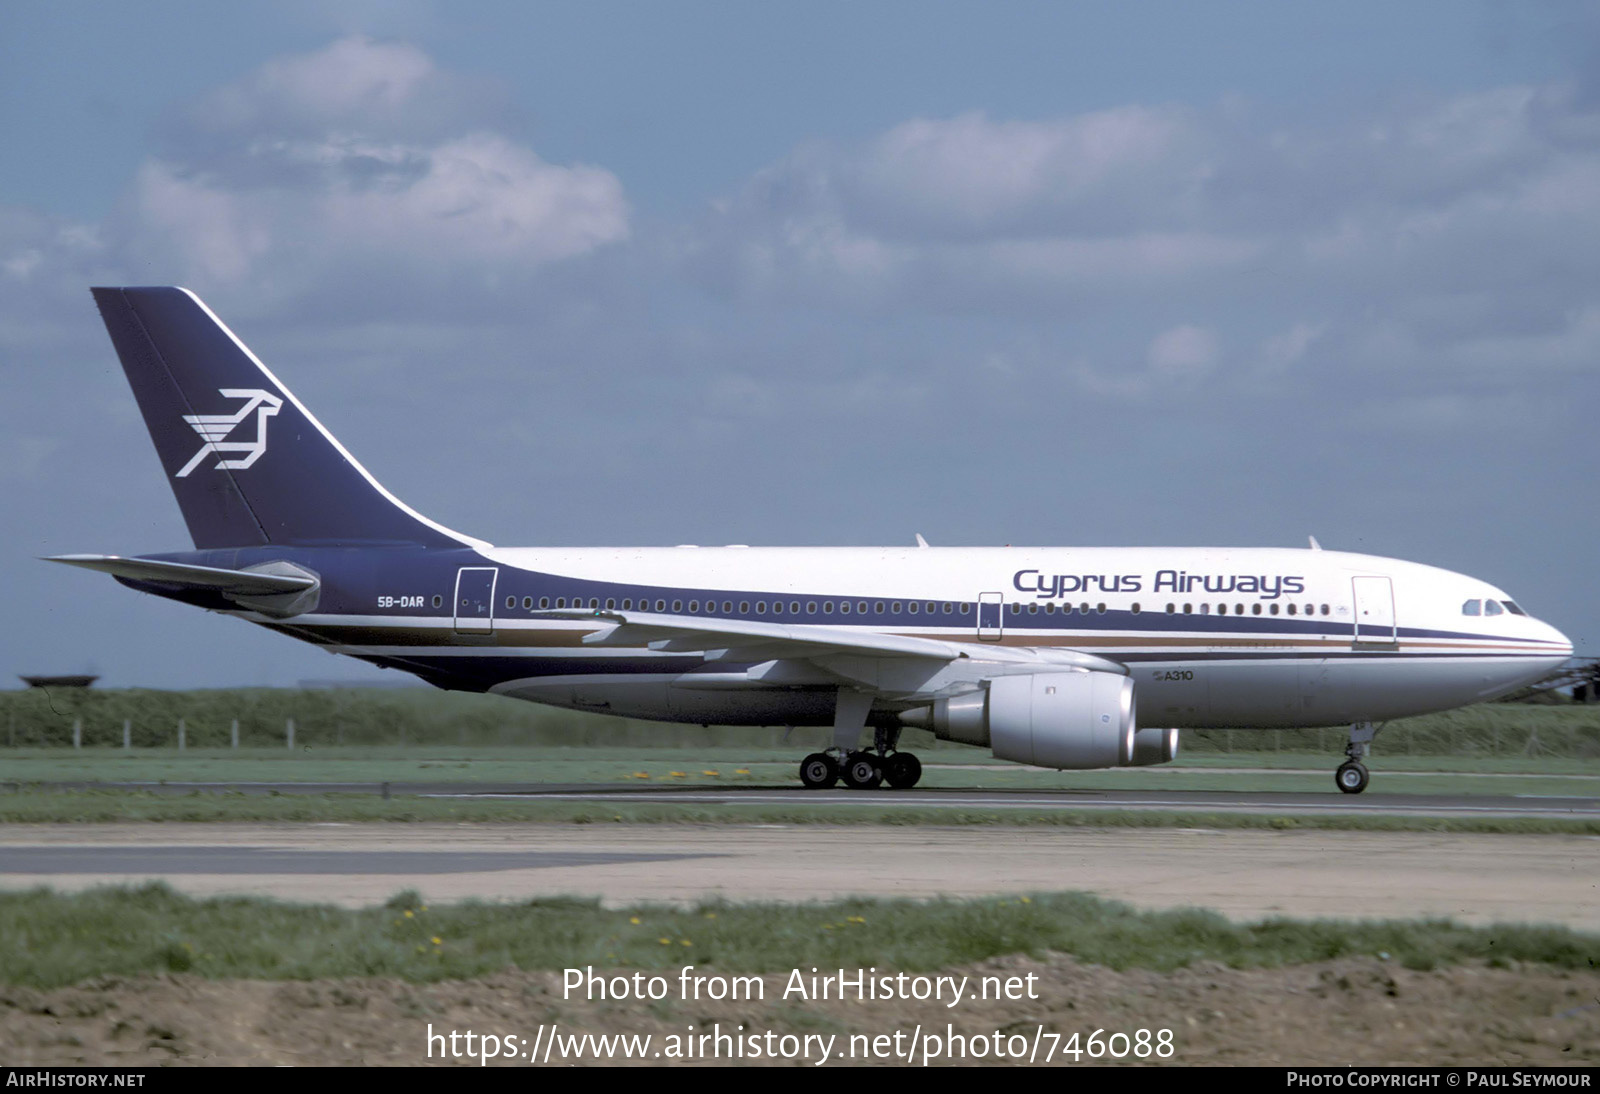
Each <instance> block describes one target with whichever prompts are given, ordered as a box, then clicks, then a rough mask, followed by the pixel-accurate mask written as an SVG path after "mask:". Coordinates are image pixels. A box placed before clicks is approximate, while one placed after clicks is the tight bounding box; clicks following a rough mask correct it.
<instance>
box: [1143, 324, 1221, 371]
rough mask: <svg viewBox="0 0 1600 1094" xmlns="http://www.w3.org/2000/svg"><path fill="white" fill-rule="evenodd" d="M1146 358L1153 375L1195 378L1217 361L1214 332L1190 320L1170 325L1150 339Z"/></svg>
mask: <svg viewBox="0 0 1600 1094" xmlns="http://www.w3.org/2000/svg"><path fill="white" fill-rule="evenodd" d="M1147 359H1148V361H1149V364H1150V371H1151V372H1153V373H1155V374H1156V375H1157V376H1163V377H1170V378H1173V379H1179V380H1194V379H1199V378H1200V377H1202V376H1204V375H1205V374H1206V373H1208V372H1210V371H1211V368H1212V366H1213V365H1215V364H1216V363H1217V336H1216V335H1215V334H1213V333H1212V332H1211V331H1209V330H1206V329H1205V328H1204V327H1196V326H1192V325H1190V324H1185V325H1183V326H1181V327H1173V328H1172V329H1171V330H1169V331H1162V332H1161V333H1160V334H1158V335H1156V337H1155V339H1154V340H1153V341H1151V343H1150V350H1149V353H1148V354H1147Z"/></svg>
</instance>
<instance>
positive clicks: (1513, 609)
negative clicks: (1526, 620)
mask: <svg viewBox="0 0 1600 1094" xmlns="http://www.w3.org/2000/svg"><path fill="white" fill-rule="evenodd" d="M1500 603H1502V604H1504V605H1505V606H1506V611H1508V612H1510V613H1511V614H1512V615H1527V614H1528V613H1527V612H1525V611H1523V610H1522V609H1521V608H1519V607H1517V606H1516V604H1514V603H1513V602H1511V601H1509V600H1502V601H1501V602H1500Z"/></svg>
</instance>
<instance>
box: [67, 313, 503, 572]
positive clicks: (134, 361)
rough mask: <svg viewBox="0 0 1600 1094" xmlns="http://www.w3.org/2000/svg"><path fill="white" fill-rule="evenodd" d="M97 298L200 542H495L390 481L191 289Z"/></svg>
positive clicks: (433, 544) (219, 544) (225, 544)
mask: <svg viewBox="0 0 1600 1094" xmlns="http://www.w3.org/2000/svg"><path fill="white" fill-rule="evenodd" d="M93 292H94V299H95V303H96V304H98V305H99V307H100V315H101V317H102V318H103V319H104V320H105V324H106V330H107V331H108V332H109V333H110V335H111V342H112V345H113V346H115V347H116V350H117V356H118V357H119V358H121V360H122V368H123V371H124V372H126V373H127V376H128V383H129V385H130V386H132V388H133V394H134V397H135V398H136V399H137V400H138V401H139V410H140V411H141V412H142V413H143V414H144V421H145V425H146V427H147V428H148V429H149V430H150V437H151V439H152V440H153V441H155V445H156V452H157V454H159V456H160V457H161V466H162V468H163V469H164V470H165V471H166V474H167V479H168V482H169V484H170V485H171V486H172V492H173V493H174V494H175V495H176V496H177V499H178V507H179V508H180V509H182V510H183V519H184V520H185V522H187V523H188V525H189V534H190V536H191V537H193V539H194V545H195V547H197V548H201V549H205V548H213V547H250V546H264V545H266V544H276V545H291V544H292V545H301V546H313V545H332V544H374V545H375V544H414V545H418V546H426V547H460V546H482V545H483V544H481V543H480V541H478V540H474V539H471V538H470V537H467V536H463V535H461V534H459V533H457V532H452V531H451V530H450V529H448V528H445V527H443V526H441V525H438V524H435V523H434V522H433V521H431V520H429V519H427V518H426V517H424V516H422V515H421V514H419V513H417V512H416V511H415V510H413V509H411V508H410V507H409V506H407V505H405V504H404V503H403V502H401V501H400V500H399V499H398V498H396V497H395V496H394V495H392V494H390V493H389V492H388V491H387V490H385V489H384V488H383V487H382V486H381V485H379V483H378V481H377V480H376V479H374V478H373V477H372V476H371V475H370V474H368V473H367V470H366V468H364V467H362V466H361V464H359V463H357V462H356V459H355V457H354V456H352V455H350V453H349V452H347V451H345V449H344V446H343V445H341V444H340V443H339V442H338V441H337V440H335V439H334V437H333V435H332V434H331V433H329V432H328V431H327V430H326V429H324V428H323V427H322V424H321V423H320V422H318V421H317V419H316V418H314V417H312V415H311V412H310V411H309V410H307V409H306V408H305V407H304V406H302V405H301V403H300V401H299V400H298V399H296V398H295V397H294V395H293V393H291V392H290V391H289V389H288V388H286V387H284V386H283V385H282V384H281V383H279V382H278V378H277V377H276V376H274V375H272V373H271V372H269V371H268V370H267V367H266V366H265V365H263V364H262V363H261V362H260V361H259V360H257V358H256V356H255V354H253V353H251V352H250V350H249V349H247V348H246V347H245V344H244V343H243V342H241V341H239V339H238V338H237V337H235V335H234V333H233V332H232V331H231V330H229V329H228V328H227V326H225V325H224V324H223V322H222V321H221V320H220V319H218V318H217V317H216V316H215V315H214V314H212V312H211V309H210V308H208V307H206V306H205V304H204V303H202V302H201V300H200V298H199V297H198V296H196V295H195V294H194V293H192V292H190V291H189V290H188V289H180V288H97V289H94V290H93Z"/></svg>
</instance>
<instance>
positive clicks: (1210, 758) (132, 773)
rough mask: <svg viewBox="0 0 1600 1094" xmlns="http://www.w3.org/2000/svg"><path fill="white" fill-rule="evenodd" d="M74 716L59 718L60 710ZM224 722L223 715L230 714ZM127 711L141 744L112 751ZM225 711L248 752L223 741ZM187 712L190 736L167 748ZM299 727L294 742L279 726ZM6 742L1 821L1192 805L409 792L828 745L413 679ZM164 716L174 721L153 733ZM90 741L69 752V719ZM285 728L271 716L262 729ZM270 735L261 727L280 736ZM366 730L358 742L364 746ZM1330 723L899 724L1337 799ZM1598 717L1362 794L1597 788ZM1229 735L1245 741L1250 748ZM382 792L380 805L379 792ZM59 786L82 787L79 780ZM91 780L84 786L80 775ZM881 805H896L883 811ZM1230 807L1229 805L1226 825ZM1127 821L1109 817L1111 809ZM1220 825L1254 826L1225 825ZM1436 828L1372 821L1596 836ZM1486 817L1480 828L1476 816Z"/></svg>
mask: <svg viewBox="0 0 1600 1094" xmlns="http://www.w3.org/2000/svg"><path fill="white" fill-rule="evenodd" d="M68 708H70V709H68ZM230 712H232V713H231V714H230ZM120 718H125V719H126V720H128V721H129V722H130V724H132V725H134V726H136V727H139V728H138V729H137V731H130V737H131V740H132V744H133V746H134V747H132V748H129V749H123V748H122V747H121V741H122V730H121V721H120V720H119V719H120ZM234 718H237V719H238V721H239V724H240V730H239V737H240V740H241V744H242V747H240V748H237V749H234V748H231V747H226V746H227V744H228V741H229V740H230V738H231V730H232V727H231V723H232V721H233V719H234ZM179 719H182V720H183V724H184V743H185V746H186V747H185V748H183V749H181V750H180V749H179V748H177V747H176V744H177V734H176V727H177V724H178V721H179ZM289 719H293V720H294V722H295V747H294V748H293V749H292V750H291V749H289V748H288V747H286V744H285V734H284V728H285V727H284V723H285V722H286V721H287V720H289ZM0 720H3V721H4V723H5V725H6V727H7V730H6V732H7V733H8V734H9V736H8V738H7V739H8V740H23V741H31V742H33V743H31V744H27V745H23V744H20V743H19V744H18V746H17V747H10V748H0V791H7V790H9V791H10V792H9V793H0V821H4V822H13V823H15V822H23V821H36V822H61V821H67V822H70V821H120V820H241V821H243V820H253V821H254V820H323V821H340V820H377V819H391V820H425V819H426V820H438V819H447V818H454V819H473V820H514V819H540V820H567V821H579V822H581V821H586V820H596V819H612V818H616V817H620V818H623V819H626V820H638V821H651V820H667V819H675V820H706V821H721V820H739V821H750V820H756V821H758V822H772V823H787V822H795V823H816V822H818V821H824V822H828V821H831V822H836V823H862V822H871V823H961V824H966V823H1026V824H1085V823H1089V824H1106V823H1123V824H1128V823H1135V824H1140V825H1145V824H1152V823H1168V824H1171V823H1179V822H1180V821H1182V820H1193V819H1194V818H1195V817H1196V816H1199V814H1178V813H1171V814H1167V815H1166V819H1165V820H1160V819H1151V814H1139V813H1132V812H1129V813H1125V814H1124V813H1118V814H1111V813H1106V812H1100V811H1095V812H1090V811H1083V812H1081V813H1076V814H1071V815H1068V816H1063V815H1060V814H1054V815H1052V814H1046V813H1033V812H1030V811H1027V810H1009V809H1007V810H1000V809H992V810H978V811H971V812H969V813H968V814H966V815H965V816H962V817H960V818H956V817H955V816H954V815H953V813H952V812H951V811H950V810H945V809H937V810H936V809H931V808H915V809H906V808H904V807H896V808H895V809H893V810H888V809H885V808H884V806H885V805H888V804H890V802H891V801H892V798H886V797H885V795H888V794H890V792H888V791H882V792H878V793H874V794H869V795H866V796H865V797H863V798H862V799H861V800H860V801H851V802H849V803H848V804H845V803H840V802H838V801H836V800H830V801H828V802H827V804H826V806H825V807H824V808H819V805H821V803H819V805H810V804H807V803H803V802H802V803H796V804H794V805H792V806H785V807H782V808H768V807H757V806H741V805H727V806H713V807H695V806H691V805H642V804H639V805H630V804H626V803H621V802H619V803H618V804H617V807H616V808H615V809H612V808H610V807H609V806H601V807H598V808H596V807H588V806H582V805H569V804H565V803H559V802H505V803H501V802H489V801H481V802H460V801H455V802H451V801H430V800H425V799H419V798H416V797H414V796H408V795H407V790H408V787H409V786H412V785H414V784H418V783H466V784H473V783H477V784H510V785H514V786H515V785H532V784H545V785H548V784H614V785H622V786H632V787H701V788H709V787H747V788H748V787H785V788H787V787H792V786H793V785H794V784H795V779H796V767H797V762H798V760H799V758H800V757H801V756H802V755H804V754H805V753H806V752H808V751H811V750H814V749H816V748H821V747H823V746H824V745H825V743H826V740H827V731H826V730H820V729H796V730H793V731H785V730H783V729H744V728H736V727H710V728H705V727H699V726H669V725H659V724H654V723H642V722H628V721H625V720H622V719H617V718H605V717H600V716H585V715H576V714H570V713H567V712H563V711H556V710H550V709H548V708H543V707H538V706H535V705H533V704H529V703H518V702H514V701H511V700H503V699H498V698H494V697H489V696H481V695H458V694H450V693H444V692H436V691H430V690H425V689H392V690H382V689H377V690H333V691H320V692H319V691H273V690H265V689H261V690H248V689H247V690H229V691H216V692H144V691H120V692H119V691H107V692H95V691H90V692H78V693H73V694H71V695H69V696H67V697H65V698H63V697H62V696H61V694H60V693H56V694H54V695H52V694H47V693H44V692H37V691H30V692H0ZM163 723H166V724H167V725H170V729H168V728H164V725H163ZM74 724H76V726H77V730H78V736H79V738H80V740H81V741H82V742H83V747H81V748H76V749H75V748H72V747H71V741H72V736H73V725H74ZM275 726H276V727H278V728H276V729H275V728H274V727H275ZM274 733H276V734H277V739H273V734H274ZM361 741H365V742H367V743H357V742H361ZM1342 742H1343V734H1342V732H1341V731H1338V730H1332V729H1329V730H1320V731H1319V730H1302V731H1283V732H1278V731H1244V730H1232V731H1229V730H1214V731H1197V732H1192V733H1190V732H1186V733H1185V734H1184V735H1183V739H1182V750H1181V753H1180V756H1179V759H1178V760H1177V762H1175V763H1173V764H1167V765H1162V766H1159V767H1147V768H1126V769H1117V770H1111V771H1067V772H1060V771H1043V770H1035V769H1031V768H1025V767H1020V766H1017V765H1015V764H1009V763H1005V762H1003V761H998V760H995V759H994V758H993V757H992V756H991V755H990V754H989V753H988V752H987V751H986V750H983V749H977V748H966V747H963V746H958V745H949V744H946V743H943V742H936V741H934V740H932V738H931V737H930V736H929V735H927V734H925V733H919V732H908V733H907V734H906V736H905V739H904V741H903V744H904V746H905V747H907V748H910V749H914V750H915V751H917V752H919V753H920V754H921V756H922V759H923V762H924V777H923V781H922V784H921V785H922V786H923V787H927V788H932V789H939V788H946V789H958V788H959V789H1014V790H1051V789H1054V790H1085V791H1093V790H1103V789H1116V790H1152V791H1161V790H1253V791H1270V792H1312V793H1318V794H1324V793H1325V794H1329V795H1333V794H1334V793H1335V792H1334V790H1333V787H1332V777H1331V775H1332V771H1333V768H1334V767H1335V766H1336V765H1337V763H1338V761H1339V760H1340V758H1341V757H1340V748H1341V745H1342ZM1597 742H1600V708H1591V707H1584V706H1574V705H1570V704H1569V705H1565V706H1561V705H1512V704H1488V705H1484V706H1479V707H1473V708H1468V709H1466V710H1462V711H1456V712H1452V713H1450V714H1444V715H1433V716H1429V717H1428V718H1418V719H1409V720H1406V721H1403V722H1396V723H1393V724H1391V725H1390V726H1388V727H1385V729H1384V730H1383V732H1382V733H1381V734H1380V736H1379V738H1378V742H1377V747H1376V748H1375V749H1374V755H1373V757H1372V759H1371V761H1370V763H1369V766H1370V767H1371V769H1372V771H1373V789H1372V791H1369V794H1372V793H1385V792H1387V793H1404V794H1424V795H1425V794H1452V795H1471V794H1482V795H1493V796H1497V797H1505V796H1514V795H1527V796H1537V797H1587V798H1593V797H1597V796H1600V759H1597V758H1596V756H1597V755H1600V749H1597V748H1596V747H1594V746H1595V745H1596V743H1597ZM1243 745H1251V746H1254V747H1252V748H1249V749H1246V748H1244V747H1241V746H1243ZM211 782H216V783H250V782H262V783H306V784H319V783H351V784H361V786H362V787H363V788H364V790H365V793H355V794H339V795H332V796H317V797H308V796H302V795H299V794H295V795H286V796H283V797H281V798H280V797H271V796H266V795H261V796H249V795H240V794H200V795H193V796H182V797H179V796H174V795H173V794H172V793H171V791H170V790H168V791H165V792H162V793H139V792H137V791H126V790H123V791H111V790H104V791H98V792H97V791H95V790H94V788H93V784H102V783H135V784H138V783H145V784H172V783H211ZM384 783H388V784H390V785H391V789H392V791H393V793H394V795H395V798H394V800H393V801H387V802H386V801H382V800H381V799H379V798H378V797H377V794H378V790H379V787H380V786H381V784H384ZM62 784H79V787H78V788H70V787H65V786H63V785H62ZM84 784H89V785H88V786H87V787H85V786H84ZM889 814H892V816H890V815H889ZM1219 816H1223V815H1219ZM1117 818H1121V819H1117ZM1216 823H1217V824H1218V825H1220V826H1228V827H1236V826H1239V825H1241V824H1252V823H1262V824H1265V823H1267V822H1265V821H1260V820H1257V821H1254V822H1252V821H1250V820H1240V819H1238V818H1229V819H1224V820H1218V821H1217V822H1216ZM1272 823H1279V824H1281V823H1293V824H1296V825H1305V826H1316V827H1324V826H1340V827H1372V826H1374V825H1375V823H1376V822H1375V821H1374V820H1372V819H1370V818H1369V819H1359V818H1310V817H1305V818H1278V819H1277V820H1276V821H1273V822H1272ZM1508 823H1509V822H1502V821H1497V820H1496V821H1485V822H1477V821H1461V822H1454V821H1452V822H1438V821H1435V820H1433V819H1430V818H1410V819H1401V820H1397V821H1396V822H1395V823H1393V824H1391V823H1388V822H1385V823H1382V824H1377V826H1379V827H1402V828H1407V829H1415V828H1423V829H1429V830H1432V829H1440V828H1447V829H1449V830H1455V831H1463V830H1465V831H1480V830H1481V831H1560V832H1572V831H1579V832H1590V831H1592V830H1594V829H1595V827H1596V825H1595V824H1594V823H1593V822H1588V821H1578V822H1568V821H1550V822H1542V821H1541V822H1528V823H1531V824H1532V827H1528V826H1527V824H1522V823H1519V824H1515V825H1512V826H1511V827H1507V826H1506V825H1507V824H1508ZM1484 824H1487V825H1488V827H1483V825H1484Z"/></svg>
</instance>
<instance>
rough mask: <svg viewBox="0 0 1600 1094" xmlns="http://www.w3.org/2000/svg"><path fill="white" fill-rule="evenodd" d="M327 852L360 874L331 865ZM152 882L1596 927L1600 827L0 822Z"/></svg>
mask: <svg viewBox="0 0 1600 1094" xmlns="http://www.w3.org/2000/svg"><path fill="white" fill-rule="evenodd" d="M330 855H333V856H337V858H330V857H329V856H330ZM397 855H400V856H404V857H402V858H396V857H394V856H397ZM483 856H488V857H487V858H485V857H483ZM519 856H520V858H519ZM333 862H340V863H343V864H346V865H347V866H349V865H352V864H355V866H356V868H347V869H343V870H341V871H338V872H327V871H326V867H327V866H328V865H329V864H330V863H333ZM363 863H364V864H363ZM152 879H160V880H164V881H166V882H167V883H168V884H170V885H172V886H173V887H174V888H177V889H178V890H180V891H182V892H186V893H190V894H192V895H196V896H208V895H217V894H254V895H262V896H272V897H277V898H280V899H286V900H298V901H316V902H331V903H337V904H342V905H346V906H351V907H358V906H363V905H371V904H378V903H381V902H383V901H384V900H387V899H388V898H389V897H390V896H392V895H394V894H395V893H396V892H398V891H400V890H402V889H416V890H418V891H419V892H420V893H421V894H422V895H423V896H424V897H425V898H426V899H428V900H430V901H435V902H442V901H455V900H464V899H474V898H475V899H483V900H529V899H533V898H538V897H554V896H581V897H595V898H599V899H600V900H602V901H603V902H605V903H606V904H608V905H611V906H617V905H627V904H635V903H640V902H656V903H673V904H692V903H695V902H698V901H701V900H706V899H723V900H730V901H740V902H745V901H785V902H805V901H815V900H828V899H833V898H837V897H844V896H852V895H862V896H878V897H912V898H936V897H942V896H946V897H989V896H999V895H1002V894H1007V895H1009V894H1020V893H1028V892H1043V891H1059V890H1079V891H1086V892H1091V893H1095V894H1098V895H1100V896H1103V897H1107V898H1111V899H1116V900H1122V901H1126V902H1127V903H1129V904H1132V905H1134V906H1136V907H1140V908H1175V907H1186V906H1198V907H1206V908H1212V909H1215V910H1217V911H1220V912H1222V913H1223V914H1225V915H1228V916H1230V917H1232V918H1235V919H1240V920H1256V919H1262V918H1268V917H1271V916H1278V915H1284V916H1294V917H1300V918H1316V917H1335V918H1345V919H1390V918H1415V917H1442V918H1450V919H1455V920H1458V921H1461V922H1467V923H1491V922H1525V923H1552V924H1565V925H1568V926H1571V927H1574V928H1578V929H1581V930H1586V931H1600V837H1593V836H1576V835H1535V836H1526V835H1487V834H1456V833H1435V832H1360V831H1306V830H1299V831H1254V830H1250V831H1238V830H1226V831H1222V830H1215V829H1182V828H1178V829H1174V828H1161V829H1142V828H1100V829H1084V828H1065V829H1050V828H1039V827H1021V826H1019V827H1013V826H1008V825H985V826H966V827H934V826H908V827H898V826H881V825H873V826H869V827H860V826H838V827H835V826H829V825H812V824H801V825H740V824H732V823H722V824H715V825H701V826H696V825H679V824H629V825H621V824H617V825H610V824H589V825H574V824H515V823H495V824H405V825H398V824H298V825H263V824H183V825H178V824H144V825H141V824H119V825H89V824H84V825H14V826H7V827H6V828H4V829H0V887H3V888H6V889H21V888H31V887H34V886H40V885H45V886H50V887H53V888H57V889H61V890H77V889H83V888H87V887H91V886H95V885H104V884H111V883H137V882H141V881H146V880H152Z"/></svg>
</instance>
